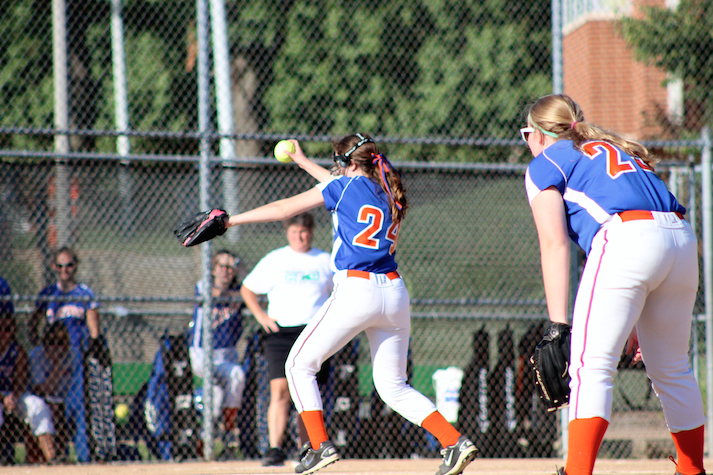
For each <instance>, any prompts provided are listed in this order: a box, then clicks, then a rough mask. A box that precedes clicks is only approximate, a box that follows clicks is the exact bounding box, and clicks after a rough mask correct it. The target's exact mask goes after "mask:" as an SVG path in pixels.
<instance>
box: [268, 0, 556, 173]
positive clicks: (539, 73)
mask: <svg viewBox="0 0 713 475" xmlns="http://www.w3.org/2000/svg"><path fill="white" fill-rule="evenodd" d="M285 29H286V31H287V33H286V35H287V40H286V42H285V48H284V51H282V52H281V53H280V54H279V57H278V58H277V59H276V61H275V67H274V80H273V81H272V82H271V84H270V86H269V87H268V90H267V92H266V98H265V101H266V103H267V104H268V110H269V112H270V119H271V120H270V122H269V126H268V128H269V129H270V130H274V131H280V132H285V131H289V132H293V133H311V134H328V135H342V134H344V133H349V132H353V131H356V130H364V131H369V132H371V133H372V134H376V135H381V136H387V137H402V138H403V137H419V138H423V137H431V138H434V139H436V140H435V141H438V139H445V138H447V137H455V138H461V139H469V138H488V137H495V138H501V139H502V138H514V137H515V135H516V132H515V130H516V128H517V125H518V124H519V123H520V121H521V118H520V117H519V114H518V113H519V110H521V108H522V106H523V105H524V104H525V103H526V102H527V101H530V100H532V99H533V98H534V97H537V96H539V95H542V94H546V93H547V92H549V90H550V72H549V71H550V61H549V41H550V33H549V31H550V29H549V10H548V4H547V2H536V1H535V2H522V4H520V3H517V2H515V3H513V2H510V3H509V4H507V5H506V6H504V5H503V3H502V2H498V1H494V0H491V1H487V2H480V1H474V0H462V1H459V2H449V1H440V2H410V3H406V4H404V3H403V2H373V3H372V2H367V4H366V5H365V4H361V5H358V6H357V5H353V4H349V5H348V4H345V3H344V2H341V1H339V0H320V1H310V2H300V3H296V4H295V5H294V6H293V8H292V9H291V10H290V12H289V16H288V20H287V23H286V25H285ZM393 148H394V149H397V150H398V156H401V157H402V158H408V159H410V160H415V159H416V160H463V161H472V160H473V159H474V155H473V153H472V150H473V149H472V148H471V147H468V148H467V149H466V148H465V147H438V146H435V145H427V144H412V145H402V146H399V147H393ZM466 150H468V152H466ZM493 150H494V152H493ZM507 153H509V151H508V152H504V151H503V150H498V149H493V148H491V149H490V152H489V154H490V156H489V157H486V156H484V155H481V156H480V158H481V159H489V160H493V159H503V157H504V156H505V155H506V154H507ZM493 155H495V156H493Z"/></svg>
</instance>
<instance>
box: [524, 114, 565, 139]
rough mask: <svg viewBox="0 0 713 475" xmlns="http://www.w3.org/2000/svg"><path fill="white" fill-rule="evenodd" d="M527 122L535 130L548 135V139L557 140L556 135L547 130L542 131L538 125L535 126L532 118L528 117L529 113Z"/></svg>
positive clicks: (528, 115)
mask: <svg viewBox="0 0 713 475" xmlns="http://www.w3.org/2000/svg"><path fill="white" fill-rule="evenodd" d="M527 121H528V122H529V123H531V124H532V125H533V126H535V128H536V129H537V130H539V131H540V132H542V133H543V134H545V135H549V136H550V137H554V138H557V137H558V135H557V134H556V133H554V132H550V131H548V130H545V129H543V128H542V127H540V126H539V125H537V124H535V122H533V120H532V117H531V116H530V114H529V113H528V114H527Z"/></svg>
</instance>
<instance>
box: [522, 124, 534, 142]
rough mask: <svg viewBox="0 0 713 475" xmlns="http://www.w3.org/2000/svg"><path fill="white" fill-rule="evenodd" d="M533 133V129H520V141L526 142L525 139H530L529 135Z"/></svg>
mask: <svg viewBox="0 0 713 475" xmlns="http://www.w3.org/2000/svg"><path fill="white" fill-rule="evenodd" d="M534 131H535V128H534V127H523V128H522V129H520V137H522V140H524V141H525V142H527V139H528V138H530V134H531V133H533V132H534Z"/></svg>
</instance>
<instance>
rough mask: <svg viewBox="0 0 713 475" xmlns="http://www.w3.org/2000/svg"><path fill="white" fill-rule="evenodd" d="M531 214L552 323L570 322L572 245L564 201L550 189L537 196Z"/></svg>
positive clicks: (553, 189) (555, 190) (554, 190)
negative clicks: (568, 304) (535, 230)
mask: <svg viewBox="0 0 713 475" xmlns="http://www.w3.org/2000/svg"><path fill="white" fill-rule="evenodd" d="M532 215H533V217H534V219H535V226H536V227H537V234H538V236H539V240H540V252H541V258H542V259H541V260H542V278H543V280H544V284H545V296H546V298H547V310H548V311H549V314H550V320H552V321H553V322H558V323H567V301H568V298H569V261H570V244H569V235H568V234H567V222H566V218H565V214H564V202H563V200H562V195H561V194H560V193H559V191H558V190H557V189H556V188H554V187H550V188H548V189H546V190H543V191H541V192H540V193H539V194H538V195H537V196H535V197H534V198H533V199H532Z"/></svg>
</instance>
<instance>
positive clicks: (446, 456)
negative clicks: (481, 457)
mask: <svg viewBox="0 0 713 475" xmlns="http://www.w3.org/2000/svg"><path fill="white" fill-rule="evenodd" d="M477 453H478V449H477V448H475V445H473V442H471V441H470V439H468V438H467V437H466V436H464V435H461V436H460V437H458V442H456V444H455V445H451V446H448V447H446V448H445V449H443V450H441V455H443V463H442V464H441V466H440V467H439V468H438V471H437V472H436V475H459V474H461V473H463V470H464V469H465V467H466V465H468V464H469V463H470V462H472V461H473V459H474V458H475V455H476V454H477Z"/></svg>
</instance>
